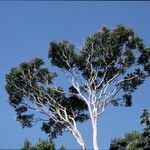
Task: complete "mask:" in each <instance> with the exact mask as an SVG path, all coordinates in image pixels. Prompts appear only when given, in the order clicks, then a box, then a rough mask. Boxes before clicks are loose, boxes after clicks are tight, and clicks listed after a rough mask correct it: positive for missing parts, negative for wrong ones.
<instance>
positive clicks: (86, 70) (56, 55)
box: [48, 24, 150, 106]
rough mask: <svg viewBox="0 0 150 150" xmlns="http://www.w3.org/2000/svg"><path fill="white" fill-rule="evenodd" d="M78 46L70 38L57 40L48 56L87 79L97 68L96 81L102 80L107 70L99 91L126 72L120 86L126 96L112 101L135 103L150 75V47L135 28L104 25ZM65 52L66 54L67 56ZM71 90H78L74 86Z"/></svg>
mask: <svg viewBox="0 0 150 150" xmlns="http://www.w3.org/2000/svg"><path fill="white" fill-rule="evenodd" d="M74 49H75V47H74V46H73V44H69V42H68V41H62V42H54V41H53V42H51V43H50V48H49V56H48V57H49V59H50V61H51V63H52V64H53V65H55V66H57V67H59V68H62V69H64V70H70V71H71V70H72V69H75V70H78V71H79V72H80V73H81V74H82V76H83V78H84V79H85V80H86V81H88V80H89V79H90V76H91V72H92V69H94V71H95V72H96V71H97V70H98V77H97V79H95V83H94V84H95V85H98V83H100V81H101V80H102V79H103V77H104V75H105V73H106V76H105V78H104V82H103V83H102V84H100V85H99V87H98V88H97V92H98V91H99V90H101V88H102V87H103V86H104V84H105V83H106V82H108V81H109V80H110V79H111V78H113V77H114V76H115V75H116V74H117V73H119V74H120V76H118V78H119V77H121V76H122V77H123V79H124V81H123V82H121V83H118V85H116V86H118V88H119V89H120V91H122V97H116V98H114V99H113V100H112V104H114V105H115V106H119V105H121V106H131V105H132V95H131V94H132V93H133V92H134V91H135V90H136V89H137V88H138V87H139V86H140V85H141V84H143V82H144V80H145V79H146V77H148V76H149V75H150V48H147V47H146V46H145V45H144V43H143V40H142V39H141V38H140V37H139V36H137V35H136V34H135V33H134V31H133V29H131V28H127V27H125V26H123V25H121V24H120V25H117V26H116V27H115V28H114V29H109V28H107V27H102V29H101V30H100V31H98V32H96V33H94V34H92V35H91V36H89V37H87V38H86V41H85V43H84V44H83V46H82V48H81V49H80V52H79V53H75V50H74ZM65 53H66V58H63V57H64V56H63V54H65ZM91 66H92V67H91ZM94 75H95V74H94V73H93V76H94ZM83 87H84V85H83ZM84 88H86V87H84ZM70 90H72V91H73V92H75V93H77V91H75V90H74V89H72V87H70Z"/></svg>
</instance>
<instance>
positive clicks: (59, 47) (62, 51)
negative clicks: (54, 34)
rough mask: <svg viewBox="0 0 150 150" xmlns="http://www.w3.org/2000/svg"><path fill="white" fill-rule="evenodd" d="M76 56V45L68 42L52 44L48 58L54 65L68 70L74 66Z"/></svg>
mask: <svg viewBox="0 0 150 150" xmlns="http://www.w3.org/2000/svg"><path fill="white" fill-rule="evenodd" d="M74 55H75V53H74V45H73V44H69V42H68V41H62V42H55V41H53V42H51V43H50V48H49V53H48V58H50V60H51V63H52V64H53V65H56V66H57V67H60V68H64V69H67V70H68V69H70V68H72V67H73V65H74V57H75V56H74Z"/></svg>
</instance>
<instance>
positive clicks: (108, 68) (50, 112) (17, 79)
mask: <svg viewBox="0 0 150 150" xmlns="http://www.w3.org/2000/svg"><path fill="white" fill-rule="evenodd" d="M48 58H49V59H50V62H51V64H52V65H54V66H57V67H58V68H59V69H61V70H62V71H63V72H64V75H65V76H66V78H67V79H68V80H69V82H70V85H68V90H63V88H62V87H54V84H53V82H54V77H56V73H52V72H49V71H48V69H47V68H44V67H43V64H44V62H43V61H42V60H41V59H39V58H36V59H34V60H32V61H31V62H24V63H22V64H20V65H19V67H16V68H13V69H12V70H11V71H10V73H9V74H8V75H6V82H7V85H6V90H7V92H8V94H9V102H10V104H11V105H12V106H13V107H14V109H15V111H16V112H17V120H18V121H20V122H21V124H22V125H23V127H25V126H27V127H31V126H32V123H33V122H34V121H37V120H34V118H35V114H34V112H33V113H32V114H31V113H30V114H28V113H27V112H30V110H33V111H34V110H36V111H38V112H40V113H41V114H42V115H43V116H46V120H45V119H41V117H40V118H38V120H42V121H43V126H42V130H44V131H45V132H46V133H48V134H49V136H50V137H51V138H56V137H57V136H58V135H61V134H62V133H63V131H65V130H66V129H68V130H69V131H70V132H71V133H72V134H73V135H74V137H75V138H76V140H77V142H78V143H79V144H80V146H81V148H82V149H85V143H84V140H83V138H82V135H81V133H80V132H79V130H78V128H77V122H83V121H86V120H87V119H90V120H91V124H92V129H93V148H94V150H98V149H99V148H98V140H97V136H98V135H97V132H98V131H97V127H98V118H99V117H100V116H101V115H102V113H103V112H104V110H105V108H106V107H107V106H108V105H110V104H113V105H115V106H119V105H121V106H131V105H132V93H133V92H134V91H135V90H136V89H137V88H138V87H139V86H140V85H141V84H143V83H144V81H145V79H146V78H148V77H149V75H150V48H147V47H146V46H145V45H144V43H143V40H142V39H141V38H140V37H139V36H137V35H136V34H135V33H134V31H133V30H132V29H131V28H127V27H125V26H123V25H117V26H116V27H115V28H114V29H109V28H107V27H102V29H101V30H100V31H98V32H96V33H94V34H92V35H91V36H89V37H87V39H86V41H85V43H84V44H83V46H82V47H81V49H80V51H79V52H78V51H77V50H75V46H74V45H73V44H70V43H69V42H68V41H61V42H57V41H52V42H50V48H49V52H48Z"/></svg>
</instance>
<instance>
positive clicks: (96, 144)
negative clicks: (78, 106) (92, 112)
mask: <svg viewBox="0 0 150 150" xmlns="http://www.w3.org/2000/svg"><path fill="white" fill-rule="evenodd" d="M92 127H93V148H94V150H99V148H98V142H97V116H93V117H92Z"/></svg>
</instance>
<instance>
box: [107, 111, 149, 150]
mask: <svg viewBox="0 0 150 150" xmlns="http://www.w3.org/2000/svg"><path fill="white" fill-rule="evenodd" d="M140 118H141V124H143V123H144V124H145V125H146V127H145V128H144V129H143V132H142V133H141V132H138V131H133V132H129V133H126V134H125V136H124V137H122V138H115V139H113V140H112V141H111V144H110V150H148V149H149V148H150V112H149V111H148V110H143V113H142V115H141V117H140Z"/></svg>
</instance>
